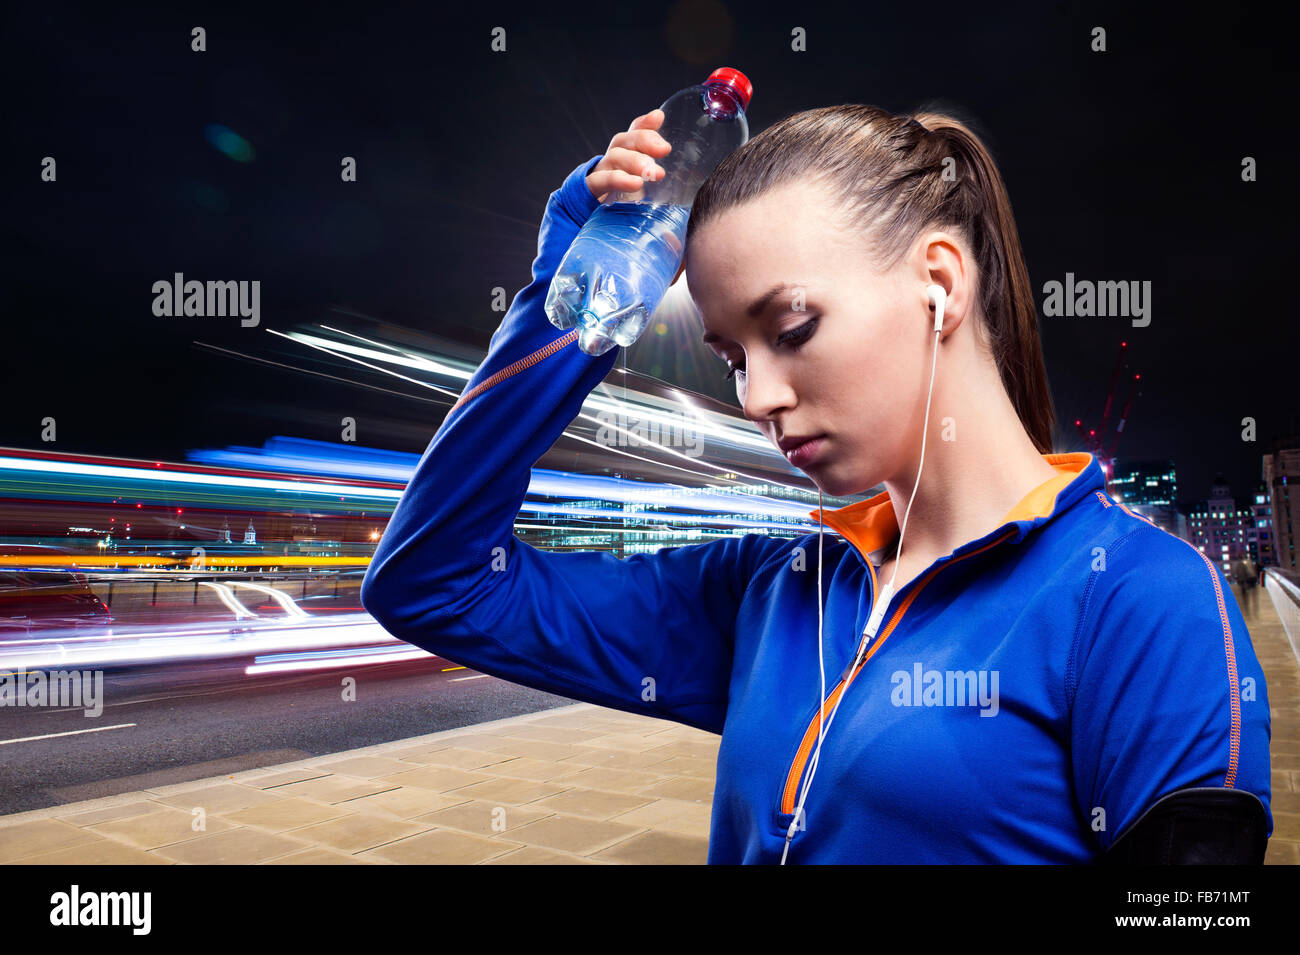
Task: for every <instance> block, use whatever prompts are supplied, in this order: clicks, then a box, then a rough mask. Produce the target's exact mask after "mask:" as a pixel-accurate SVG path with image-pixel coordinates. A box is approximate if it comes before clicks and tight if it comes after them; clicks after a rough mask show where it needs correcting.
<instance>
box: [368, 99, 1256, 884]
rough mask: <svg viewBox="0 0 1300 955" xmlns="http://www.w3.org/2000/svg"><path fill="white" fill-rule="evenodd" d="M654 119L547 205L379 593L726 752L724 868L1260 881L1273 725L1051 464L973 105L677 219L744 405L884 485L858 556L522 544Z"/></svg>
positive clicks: (397, 524) (824, 129)
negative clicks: (685, 221)
mask: <svg viewBox="0 0 1300 955" xmlns="http://www.w3.org/2000/svg"><path fill="white" fill-rule="evenodd" d="M662 120H663V115H662V113H661V112H660V111H659V110H655V111H653V112H651V113H649V114H646V115H644V116H641V117H638V118H637V119H636V120H635V121H633V123H632V125H631V127H630V129H629V130H628V131H627V132H626V133H620V134H618V135H616V136H614V138H613V139H612V140H611V142H610V148H609V150H608V151H607V152H606V154H605V155H604V156H599V157H596V158H594V159H593V160H590V161H589V162H587V163H584V164H583V165H582V166H580V167H578V168H577V169H575V170H574V171H573V173H571V174H570V176H569V177H568V178H567V179H566V181H565V183H564V185H563V186H562V187H561V188H560V189H559V190H557V191H556V192H555V193H554V194H552V196H551V199H550V202H549V204H548V207H547V211H546V216H545V218H544V220H543V223H542V227H541V233H540V240H539V254H538V257H537V259H536V260H535V262H534V263H533V281H532V282H531V283H530V284H529V285H528V286H527V287H526V288H524V289H523V290H522V291H521V292H520V293H519V294H518V295H517V296H516V298H515V300H514V302H513V303H512V305H511V308H510V310H509V311H508V312H507V314H506V316H505V318H504V319H503V321H502V324H501V326H500V328H499V329H498V330H497V332H496V333H495V335H494V336H493V338H492V342H491V347H490V349H489V352H488V355H487V358H486V359H485V360H484V362H483V364H482V366H480V368H479V369H478V371H477V372H476V373H475V375H474V376H473V378H472V379H471V381H470V383H469V384H468V385H467V387H466V390H465V392H464V393H463V394H462V395H461V397H460V399H459V400H458V401H457V403H456V404H455V405H454V406H453V408H452V410H451V412H450V413H449V414H448V416H447V418H446V420H445V421H444V422H443V424H442V426H441V428H440V429H439V430H438V433H437V434H436V435H435V436H434V438H433V441H432V442H431V443H430V445H429V447H428V449H427V451H426V452H425V455H424V457H423V458H422V459H421V461H420V463H419V465H418V467H417V468H416V471H415V474H414V476H413V477H412V479H411V482H410V485H409V486H408V488H407V490H406V493H405V494H404V495H403V497H402V500H401V502H400V503H399V505H398V507H397V509H396V511H395V512H394V514H393V517H392V520H391V521H390V523H389V525H388V529H387V531H386V532H385V535H384V537H383V540H382V541H381V543H380V545H379V547H378V549H377V551H376V554H375V557H374V560H373V561H372V563H371V566H370V569H369V571H368V573H367V575H366V580H365V583H364V585H363V589H362V602H363V603H364V605H365V606H366V608H367V609H368V610H370V612H371V613H373V614H374V615H375V617H376V618H377V619H378V620H379V621H380V622H381V623H382V624H383V625H384V626H385V628H387V629H388V630H389V631H390V632H391V633H393V634H394V635H396V636H398V637H400V638H401V639H403V640H406V641H409V642H411V643H413V644H415V645H417V646H421V647H424V648H425V649H428V650H430V651H432V652H434V653H437V654H439V655H441V656H444V657H446V658H448V659H450V660H453V661H456V662H459V663H462V664H464V665H466V666H470V667H473V668H474V669H477V670H480V671H483V672H485V673H491V674H495V675H497V676H501V677H503V678H505V679H509V680H512V681H514V682H516V683H521V684H525V685H528V686H533V687H537V688H540V689H544V690H548V691H550V692H554V693H559V694H563V695H566V696H570V697H573V698H575V699H580V700H586V701H589V702H593V703H598V704H601V705H604V706H610V707H614V708H617V709H622V710H627V711H630V712H636V713H643V714H647V715H652V716H658V717H663V718H666V719H671V720H676V721H678V722H682V723H685V724H687V725H690V726H696V727H700V728H704V729H708V730H711V731H713V732H717V733H721V734H722V741H721V744H720V747H719V753H718V767H717V781H716V786H715V793H714V801H713V816H712V824H711V832H710V840H709V861H710V862H722V863H731V862H772V863H778V862H791V863H794V862H1091V861H1099V860H1126V861H1193V860H1200V861H1260V860H1261V859H1262V856H1263V846H1264V840H1265V839H1266V836H1267V833H1270V832H1271V829H1272V818H1271V815H1270V814H1269V812H1268V800H1269V795H1270V792H1269V761H1268V739H1269V712H1268V702H1267V696H1266V693H1265V686H1264V678H1263V673H1262V671H1261V670H1260V667H1259V663H1258V661H1257V660H1256V658H1255V654H1254V651H1253V649H1252V647H1251V645H1250V639H1249V636H1248V634H1247V632H1246V628H1245V625H1244V623H1243V622H1242V619H1241V615H1240V612H1239V611H1238V610H1237V607H1236V604H1235V602H1234V601H1232V600H1228V599H1225V594H1224V590H1225V587H1224V581H1223V578H1222V576H1221V575H1220V574H1219V573H1218V571H1217V570H1216V569H1215V568H1214V566H1213V565H1212V564H1210V563H1209V562H1208V561H1206V560H1205V558H1204V557H1202V556H1201V555H1200V554H1199V552H1197V551H1196V550H1195V549H1193V548H1191V547H1190V546H1189V545H1188V544H1186V543H1185V542H1183V541H1181V540H1179V539H1178V538H1175V537H1173V536H1171V535H1169V534H1167V533H1165V532H1163V531H1161V530H1159V529H1158V528H1156V527H1155V526H1154V525H1152V524H1151V523H1150V522H1148V521H1146V520H1145V519H1142V518H1140V517H1138V516H1136V515H1134V514H1132V513H1131V512H1129V511H1127V510H1126V509H1125V508H1123V507H1122V506H1121V505H1119V504H1117V503H1116V502H1115V501H1113V500H1112V499H1111V498H1110V497H1109V496H1108V495H1106V494H1105V482H1104V479H1103V476H1102V473H1101V471H1100V468H1099V467H1098V465H1097V463H1096V461H1094V460H1093V459H1092V458H1091V456H1090V455H1087V454H1083V453H1063V454H1053V453H1051V428H1052V412H1051V406H1050V395H1049V392H1048V388H1047V381H1046V376H1045V372H1044V365H1043V360H1042V354H1041V346H1040V343H1039V340H1038V334H1037V325H1036V314H1035V307H1034V302H1033V300H1032V297H1031V289H1030V285H1029V278H1028V273H1027V270H1026V268H1025V264H1024V259H1023V255H1022V253H1021V251H1020V245H1019V241H1018V239H1017V234H1016V229H1015V224H1014V221H1013V218H1012V214H1011V207H1010V203H1009V201H1008V199H1007V196H1006V192H1005V189H1004V187H1003V184H1002V180H1001V177H1000V176H999V174H998V172H997V170H996V167H995V166H994V164H993V162H992V160H991V159H990V157H989V155H988V153H987V151H986V150H985V149H984V147H983V146H982V145H981V144H980V142H979V140H978V139H977V138H976V137H975V136H974V135H973V134H972V133H971V132H970V131H969V130H968V129H967V128H966V127H965V126H964V125H962V124H961V123H959V122H957V121H956V120H953V119H951V118H949V117H946V116H941V115H937V114H922V115H919V116H917V117H915V118H914V119H910V120H909V119H907V118H900V117H895V116H892V115H890V114H889V113H886V112H884V111H882V110H879V109H876V108H874V107H869V106H857V105H850V106H839V107H830V108H825V109H816V110H809V111H806V112H802V113H798V114H795V115H793V116H790V117H787V118H786V119H784V120H782V121H781V122H779V123H777V124H776V125H775V126H773V127H771V128H770V129H767V130H765V131H764V132H763V133H761V134H760V135H758V136H757V137H755V138H754V139H753V140H751V141H750V142H748V143H746V144H745V145H744V146H743V147H741V148H740V149H738V150H736V151H735V152H734V153H733V154H732V155H731V156H729V157H728V158H727V159H726V160H724V162H723V163H722V164H721V165H720V166H719V167H718V168H717V169H716V170H715V171H714V173H713V174H712V175H711V176H710V178H709V179H708V180H707V181H706V182H705V184H704V185H703V187H702V188H701V190H700V192H699V194H698V196H697V198H696V201H695V204H694V206H693V208H692V214H691V219H690V223H689V228H688V233H687V245H686V255H685V260H684V263H683V267H684V269H685V271H686V274H687V277H688V281H689V287H690V291H691V295H692V297H693V298H694V300H695V302H696V305H697V307H698V310H699V312H700V315H701V317H702V319H703V322H704V332H705V340H706V342H708V343H709V344H710V346H711V347H712V348H713V349H714V351H715V352H716V353H717V354H718V355H719V357H720V358H722V359H723V360H724V361H725V362H726V363H727V365H728V374H729V375H733V376H734V377H735V379H736V385H737V396H738V398H739V400H740V402H741V405H742V407H743V409H744V412H745V414H746V416H747V417H748V418H750V419H751V420H753V421H754V422H755V424H756V425H757V426H758V427H759V429H760V430H761V431H763V433H764V434H766V435H767V437H768V438H769V439H770V440H771V441H772V442H773V443H774V444H776V445H777V446H778V447H781V448H782V450H783V451H785V452H787V455H788V457H790V460H791V461H792V463H794V464H795V465H796V466H797V467H799V468H801V469H802V470H804V471H805V472H806V473H807V474H808V475H809V477H810V478H811V479H812V480H813V481H814V482H815V483H816V484H817V486H818V488H819V489H820V490H821V491H823V492H829V493H831V494H835V495H843V494H852V493H858V492H862V491H865V490H868V489H870V488H872V487H874V486H876V485H878V484H882V483H883V484H884V486H885V488H886V490H885V491H884V492H882V493H880V494H878V495H876V496H875V497H872V498H870V499H868V500H865V501H861V502H859V503H857V504H853V505H850V506H848V507H844V508H840V509H838V510H836V511H830V512H826V511H823V510H822V509H821V508H819V509H818V510H817V511H815V512H812V516H813V517H814V518H819V519H820V520H822V521H824V523H825V524H828V525H829V526H831V527H832V528H833V529H834V530H836V531H838V532H839V533H840V535H841V536H840V537H839V538H836V539H831V538H826V539H823V537H824V535H823V534H822V533H821V527H819V532H818V534H816V535H812V534H808V535H805V536H803V537H801V538H798V539H796V540H789V539H783V538H773V537H768V536H766V535H761V534H746V535H744V536H741V537H735V538H730V539H724V540H719V541H714V542H710V543H706V544H699V545H692V546H685V547H669V548H664V549H663V550H660V551H659V552H658V553H656V554H653V555H645V554H637V555H633V556H630V557H627V558H625V559H622V560H620V559H617V558H615V557H614V556H613V555H610V554H606V553H600V552H578V553H544V552H541V551H539V550H537V549H536V548H534V547H532V546H530V545H528V544H527V543H524V542H521V541H519V540H518V539H516V538H515V537H514V536H513V520H514V517H515V514H516V513H517V512H518V510H519V506H520V504H521V502H522V500H523V497H524V492H525V490H526V488H527V485H528V478H529V470H530V465H531V463H532V462H534V461H536V460H537V459H538V458H539V457H540V456H541V455H542V453H544V452H545V451H546V450H547V449H548V448H549V447H550V446H551V444H552V443H553V442H554V441H555V439H556V438H557V437H558V436H559V435H560V433H561V432H562V431H563V429H564V428H565V426H566V425H567V424H568V423H569V422H570V421H571V420H572V419H573V417H574V416H575V414H576V413H577V412H578V410H579V408H580V407H581V404H582V401H583V399H584V398H585V397H586V395H587V394H588V393H589V392H590V391H591V390H592V388H594V387H595V386H596V384H597V383H599V382H600V381H601V380H602V379H603V378H604V377H605V375H606V374H607V373H608V372H609V370H610V369H611V367H612V366H613V364H614V362H615V358H616V354H617V349H614V350H611V351H610V352H607V353H606V354H605V355H603V356H600V357H592V356H589V355H587V354H585V353H584V352H582V351H581V350H580V349H578V348H577V347H571V346H573V343H574V340H575V337H576V334H575V332H573V331H570V332H569V333H566V334H558V333H557V330H556V329H555V328H554V327H553V326H551V325H550V323H549V322H548V321H547V320H546V317H545V315H544V314H543V310H542V306H543V303H544V299H545V295H546V291H547V288H548V286H549V283H550V279H551V276H552V275H553V274H554V272H555V268H556V266H557V265H558V263H559V260H560V258H561V257H562V256H563V254H564V252H565V251H566V250H567V248H568V246H569V244H570V242H571V241H572V239H573V237H574V236H575V235H576V234H577V231H578V229H579V228H580V227H581V226H582V224H583V223H584V222H585V221H586V219H587V217H588V216H589V215H590V214H591V213H592V212H593V211H594V210H595V208H596V207H597V205H598V201H599V198H603V197H604V194H606V193H607V192H609V191H611V190H618V191H632V190H635V189H636V188H637V187H638V186H639V184H640V183H641V182H642V181H643V180H644V179H646V178H658V177H659V176H662V175H663V174H664V172H663V169H662V167H659V166H658V165H657V164H656V163H655V162H654V159H655V158H662V157H664V156H666V155H668V153H669V152H670V150H671V144H670V143H667V142H666V141H664V140H663V138H662V137H660V136H659V135H658V133H656V132H655V130H656V129H657V128H658V126H659V125H660V124H661V123H662ZM939 319H941V322H939V321H938V320H939ZM936 326H938V330H937V331H936ZM940 365H941V366H942V370H941V371H940V370H939V367H938V366H940ZM932 405H933V410H932V407H931V406H932ZM931 419H933V420H931ZM931 433H934V434H935V435H936V437H937V440H935V439H931V438H930V437H929V435H930V434H931ZM806 439H815V440H811V441H809V440H806ZM792 444H798V445H801V446H800V447H798V448H794V447H791V445H792ZM923 450H924V451H925V454H924V456H923V454H922V452H923ZM900 528H901V529H902V532H901V533H900ZM812 548H816V549H817V555H818V559H817V565H816V571H815V572H814V571H813V569H812V562H811V561H810V560H809V559H808V558H809V557H810V556H811V554H810V551H811V549H812ZM891 583H892V587H891V586H890V585H891ZM827 674H829V677H828V676H827ZM828 684H830V687H831V692H830V693H829V695H828V694H827V693H826V688H827V685H828ZM822 701H824V703H822ZM841 702H842V703H843V705H842V706H840V705H839V704H840V703H841ZM819 704H821V705H819ZM814 778H816V780H817V785H816V786H813V785H812V780H813V779H814ZM1189 819H1191V820H1195V822H1192V823H1189V822H1188V820H1189ZM1171 833H1173V834H1174V835H1172V836H1171ZM1188 833H1190V836H1189V835H1187V834H1188Z"/></svg>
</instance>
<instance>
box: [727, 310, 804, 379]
mask: <svg viewBox="0 0 1300 955" xmlns="http://www.w3.org/2000/svg"><path fill="white" fill-rule="evenodd" d="M816 328H817V319H816V318H810V319H808V321H806V322H804V323H803V324H802V325H800V326H799V327H798V328H792V329H790V331H788V332H784V333H783V334H781V335H778V336H777V339H776V343H777V345H778V346H780V345H789V346H790V350H791V351H796V350H798V349H799V348H800V347H801V346H802V345H803V344H804V342H806V341H808V339H809V338H811V337H812V333H813V332H814V331H815V330H816ZM744 373H745V369H744V368H741V367H740V366H739V365H732V366H730V368H729V369H728V370H727V373H726V374H725V375H723V376H722V380H723V381H730V380H731V378H732V377H734V376H735V375H743V374H744Z"/></svg>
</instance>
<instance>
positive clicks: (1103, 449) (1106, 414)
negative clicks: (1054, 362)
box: [1074, 342, 1142, 481]
mask: <svg viewBox="0 0 1300 955" xmlns="http://www.w3.org/2000/svg"><path fill="white" fill-rule="evenodd" d="M1127 348H1128V342H1120V343H1119V354H1118V355H1117V356H1116V358H1115V368H1114V370H1113V371H1112V372H1111V375H1110V385H1109V387H1108V388H1107V389H1106V404H1105V406H1104V407H1103V408H1102V412H1101V423H1100V424H1099V425H1098V426H1097V427H1096V428H1085V427H1084V426H1083V419H1082V418H1075V419H1074V426H1075V427H1076V428H1078V429H1079V435H1080V437H1082V438H1083V443H1084V446H1085V447H1086V448H1087V449H1088V450H1089V451H1090V452H1091V453H1092V455H1093V456H1094V457H1095V458H1096V459H1097V463H1098V464H1100V465H1101V468H1102V471H1103V472H1105V474H1106V480H1107V481H1109V480H1110V477H1111V475H1112V474H1114V473H1115V451H1116V449H1117V448H1118V447H1119V438H1120V435H1121V434H1123V433H1124V425H1125V424H1126V423H1127V422H1128V419H1129V414H1130V412H1132V410H1133V399H1134V397H1135V396H1136V395H1137V393H1138V390H1137V389H1138V382H1140V381H1141V380H1142V375H1141V374H1140V373H1134V375H1133V377H1132V378H1131V379H1130V381H1129V388H1128V396H1127V397H1126V398H1125V399H1124V408H1123V410H1122V411H1121V412H1120V414H1119V420H1118V423H1117V424H1116V425H1115V431H1114V434H1113V435H1110V436H1109V441H1110V446H1109V447H1107V446H1106V442H1107V440H1108V434H1107V428H1108V427H1109V425H1110V421H1111V411H1112V409H1113V408H1114V406H1115V388H1116V386H1117V385H1118V384H1119V380H1120V376H1121V374H1122V373H1123V371H1124V368H1125V362H1124V357H1125V349H1127Z"/></svg>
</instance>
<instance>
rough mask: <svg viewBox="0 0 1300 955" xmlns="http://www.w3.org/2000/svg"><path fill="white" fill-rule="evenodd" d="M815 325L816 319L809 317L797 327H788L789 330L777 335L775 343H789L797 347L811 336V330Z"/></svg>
mask: <svg viewBox="0 0 1300 955" xmlns="http://www.w3.org/2000/svg"><path fill="white" fill-rule="evenodd" d="M816 327H817V319H815V318H810V319H808V321H806V322H804V323H803V324H802V325H800V326H799V327H798V328H792V329H790V331H788V332H786V333H785V334H783V335H781V336H780V337H778V338H777V340H776V343H777V344H778V345H787V344H789V345H793V346H794V347H795V348H798V347H799V346H800V345H802V344H803V343H804V342H806V341H807V340H808V339H809V337H811V336H812V333H813V330H814V329H816Z"/></svg>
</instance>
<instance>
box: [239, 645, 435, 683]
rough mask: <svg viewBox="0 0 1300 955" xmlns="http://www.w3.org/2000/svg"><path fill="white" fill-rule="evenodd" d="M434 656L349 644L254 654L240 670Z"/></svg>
mask: <svg viewBox="0 0 1300 955" xmlns="http://www.w3.org/2000/svg"><path fill="white" fill-rule="evenodd" d="M420 659H426V660H428V659H436V658H435V657H434V655H433V654H432V653H429V652H428V651H427V650H421V649H420V648H419V647H412V646H410V645H409V644H403V645H402V646H398V647H352V648H349V649H346V650H329V651H326V652H324V653H284V654H274V655H268V656H262V657H257V658H256V659H255V660H254V661H253V662H252V663H251V664H249V665H248V666H246V667H244V673H246V674H249V675H253V674H257V673H293V672H296V671H300V670H327V669H333V668H337V667H353V666H366V665H368V664H372V663H396V662H398V661H401V660H420Z"/></svg>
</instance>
